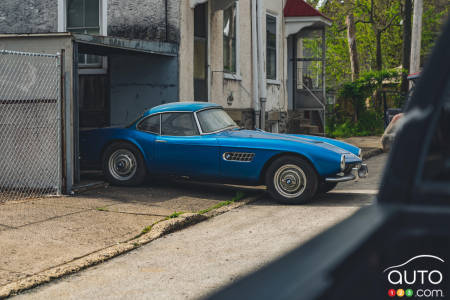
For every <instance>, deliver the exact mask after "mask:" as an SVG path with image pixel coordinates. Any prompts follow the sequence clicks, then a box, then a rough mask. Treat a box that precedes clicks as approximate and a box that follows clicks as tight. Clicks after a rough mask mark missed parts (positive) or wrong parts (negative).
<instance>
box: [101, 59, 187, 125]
mask: <svg viewBox="0 0 450 300" xmlns="http://www.w3.org/2000/svg"><path fill="white" fill-rule="evenodd" d="M109 66H110V74H111V75H110V76H111V79H110V87H111V94H110V95H111V98H110V99H111V102H110V107H111V115H110V118H111V119H110V120H111V125H112V126H116V125H127V124H129V123H130V122H132V121H133V120H134V119H136V117H138V116H139V115H140V114H141V113H142V112H144V110H146V109H149V108H152V107H154V106H156V105H159V104H163V103H168V102H174V101H177V99H178V84H177V81H178V78H177V67H178V63H177V58H176V57H166V56H160V55H111V56H110V59H109Z"/></svg>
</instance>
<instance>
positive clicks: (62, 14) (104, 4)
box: [58, 0, 108, 75]
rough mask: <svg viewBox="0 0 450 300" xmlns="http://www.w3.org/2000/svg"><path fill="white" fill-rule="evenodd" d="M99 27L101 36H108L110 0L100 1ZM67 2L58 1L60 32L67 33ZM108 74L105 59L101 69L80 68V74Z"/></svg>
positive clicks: (105, 58) (104, 58) (65, 0)
mask: <svg viewBox="0 0 450 300" xmlns="http://www.w3.org/2000/svg"><path fill="white" fill-rule="evenodd" d="M99 1H100V7H99V16H98V17H99V26H100V35H101V36H107V35H108V0H99ZM66 8H67V0H58V32H67V29H66V28H67V9H66ZM107 72H108V59H107V57H103V60H102V67H101V68H89V67H87V68H79V69H78V74H82V75H83V74H106V73H107Z"/></svg>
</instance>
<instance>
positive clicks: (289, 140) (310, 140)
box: [219, 130, 359, 155]
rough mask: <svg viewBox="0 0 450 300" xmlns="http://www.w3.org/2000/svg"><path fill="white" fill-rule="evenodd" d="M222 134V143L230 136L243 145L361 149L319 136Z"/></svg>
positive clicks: (341, 151) (253, 132) (342, 150)
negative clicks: (244, 141) (300, 145)
mask: <svg viewBox="0 0 450 300" xmlns="http://www.w3.org/2000/svg"><path fill="white" fill-rule="evenodd" d="M220 136H221V137H223V138H225V139H224V140H222V142H220V141H219V143H221V144H222V143H226V141H225V140H228V139H227V138H229V139H231V140H233V139H239V144H240V145H242V146H244V145H245V146H270V145H274V144H277V146H278V145H281V144H285V145H297V146H298V145H299V144H304V145H308V146H313V147H314V146H316V147H320V148H324V149H327V150H331V151H333V152H336V153H339V154H348V153H351V154H355V155H358V151H359V148H357V147H355V146H352V145H350V144H346V143H343V142H340V141H336V140H332V139H327V138H322V137H317V136H307V135H293V134H280V133H271V132H265V131H260V130H227V131H224V132H222V133H221V134H220ZM246 139H248V140H247V141H246V143H243V140H246ZM229 146H231V145H229Z"/></svg>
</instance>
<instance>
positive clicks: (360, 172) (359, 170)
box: [325, 164, 369, 182]
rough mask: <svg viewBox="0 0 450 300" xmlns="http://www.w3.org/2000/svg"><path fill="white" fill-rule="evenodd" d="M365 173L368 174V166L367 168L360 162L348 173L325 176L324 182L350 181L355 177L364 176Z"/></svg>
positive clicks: (365, 175)
mask: <svg viewBox="0 0 450 300" xmlns="http://www.w3.org/2000/svg"><path fill="white" fill-rule="evenodd" d="M367 174H369V168H367V165H366V164H361V165H360V166H358V167H355V168H353V169H352V170H351V172H350V173H347V174H344V175H342V176H336V177H327V178H325V181H326V182H344V181H351V180H355V179H356V178H366V177H367Z"/></svg>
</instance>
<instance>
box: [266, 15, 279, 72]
mask: <svg viewBox="0 0 450 300" xmlns="http://www.w3.org/2000/svg"><path fill="white" fill-rule="evenodd" d="M266 76H267V79H270V80H277V17H275V16H273V15H269V14H267V15H266Z"/></svg>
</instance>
